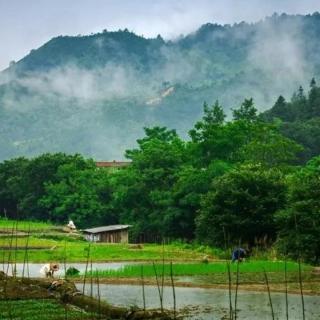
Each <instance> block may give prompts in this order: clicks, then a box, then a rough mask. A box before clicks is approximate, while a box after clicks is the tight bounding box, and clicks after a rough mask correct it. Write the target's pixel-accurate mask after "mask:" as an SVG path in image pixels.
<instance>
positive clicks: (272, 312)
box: [263, 269, 274, 320]
mask: <svg viewBox="0 0 320 320" xmlns="http://www.w3.org/2000/svg"><path fill="white" fill-rule="evenodd" d="M263 273H264V278H265V281H266V285H267V289H268V297H269V303H270V308H271V315H272V319H273V320H274V311H273V305H272V300H271V293H270V286H269V280H268V275H267V272H266V270H265V269H263Z"/></svg>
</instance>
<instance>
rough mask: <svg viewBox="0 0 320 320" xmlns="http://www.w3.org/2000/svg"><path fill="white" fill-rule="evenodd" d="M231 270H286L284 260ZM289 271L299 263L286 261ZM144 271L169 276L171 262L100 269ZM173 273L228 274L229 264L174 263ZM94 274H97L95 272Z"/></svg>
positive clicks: (129, 273) (116, 273) (110, 273)
mask: <svg viewBox="0 0 320 320" xmlns="http://www.w3.org/2000/svg"><path fill="white" fill-rule="evenodd" d="M229 265H230V272H231V273H236V272H237V269H238V268H239V273H240V274H242V273H246V274H247V273H264V271H266V272H268V273H283V272H284V270H285V262H284V261H275V262H272V261H250V262H244V263H239V265H238V264H237V263H231V264H229ZM286 267H287V272H288V273H292V272H293V273H297V272H298V270H299V265H298V263H295V262H287V263H286ZM301 268H302V272H308V271H310V270H311V269H312V267H310V266H308V265H302V266H301ZM142 272H143V276H144V277H154V276H155V273H157V274H159V275H162V274H164V276H166V277H169V276H170V274H171V265H170V264H164V265H162V264H143V265H136V264H135V265H125V266H123V267H122V268H120V269H118V270H101V271H98V274H99V276H101V277H112V278H114V277H120V278H121V277H123V278H130V277H133V278H139V277H141V273H142ZM172 273H173V275H174V276H198V275H213V274H221V273H223V274H226V273H227V264H226V263H225V262H213V263H182V264H180V263H177V264H172ZM93 274H96V272H94V273H93Z"/></svg>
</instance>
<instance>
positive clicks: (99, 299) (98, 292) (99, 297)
mask: <svg viewBox="0 0 320 320" xmlns="http://www.w3.org/2000/svg"><path fill="white" fill-rule="evenodd" d="M96 274H97V294H98V315H99V319H100V318H101V296H100V279H99V273H98V269H97V271H96Z"/></svg>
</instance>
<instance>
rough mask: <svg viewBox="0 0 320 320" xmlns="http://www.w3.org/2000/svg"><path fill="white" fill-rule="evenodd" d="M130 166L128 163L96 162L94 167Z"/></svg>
mask: <svg viewBox="0 0 320 320" xmlns="http://www.w3.org/2000/svg"><path fill="white" fill-rule="evenodd" d="M130 164H131V162H130V161H115V160H114V161H98V162H96V166H97V167H98V168H119V167H127V166H129V165H130Z"/></svg>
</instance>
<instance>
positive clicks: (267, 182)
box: [0, 79, 320, 263]
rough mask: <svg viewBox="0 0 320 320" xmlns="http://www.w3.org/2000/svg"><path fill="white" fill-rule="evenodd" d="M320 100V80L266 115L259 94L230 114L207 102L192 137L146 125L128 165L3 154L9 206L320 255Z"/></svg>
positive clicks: (62, 218) (16, 213) (3, 194)
mask: <svg viewBox="0 0 320 320" xmlns="http://www.w3.org/2000/svg"><path fill="white" fill-rule="evenodd" d="M319 101H320V88H319V87H318V86H317V84H316V82H315V80H314V79H313V80H312V81H311V84H310V91H309V92H308V93H307V94H305V93H304V92H303V89H302V88H300V89H299V90H298V91H297V92H296V93H295V94H294V95H293V96H292V99H291V100H290V102H286V101H285V100H284V98H283V97H282V96H280V97H279V98H278V100H277V102H276V103H275V105H274V106H273V107H272V108H271V109H270V110H269V111H267V112H264V113H260V114H259V113H258V111H257V109H256V107H255V105H254V101H253V99H245V100H244V101H243V102H242V103H241V105H240V106H239V107H238V108H236V109H234V110H233V111H232V119H231V120H227V119H226V115H225V112H224V110H223V107H222V106H221V105H220V103H219V102H218V101H217V102H216V103H214V104H213V105H212V106H209V105H208V104H205V105H204V108H203V116H202V118H201V119H200V120H199V121H197V122H196V123H195V124H194V126H193V128H192V129H191V130H190V131H189V139H188V140H185V139H182V138H181V137H180V136H179V135H178V134H177V132H176V131H175V130H171V129H168V128H166V127H159V126H158V127H151V128H145V129H144V130H145V134H144V136H143V137H142V138H140V139H138V140H137V147H136V148H132V149H129V150H127V151H126V154H125V156H126V158H127V159H129V160H130V161H131V164H130V166H128V167H125V168H122V169H121V170H108V169H103V168H97V167H96V165H95V162H94V161H93V160H90V159H89V160H88V159H85V158H84V157H83V156H81V155H78V154H76V155H66V154H63V153H54V154H49V153H47V154H43V155H40V156H37V157H34V158H31V159H28V158H24V157H20V158H15V159H12V160H7V161H4V162H2V163H1V164H0V210H1V214H2V215H5V216H7V217H11V218H12V217H14V218H19V219H26V218H27V219H38V220H50V221H53V222H56V223H66V222H67V220H68V218H72V219H73V220H74V221H75V223H76V225H77V226H78V227H80V228H81V227H90V226H98V225H104V224H114V223H126V224H132V225H133V227H132V232H131V237H132V240H133V241H154V240H155V239H156V238H158V239H164V238H170V239H181V240H184V241H197V242H200V243H203V244H208V245H212V246H217V247H224V246H225V245H226V242H227V243H228V245H234V244H238V243H239V242H241V243H242V244H246V245H248V246H250V247H252V246H263V247H267V246H269V245H275V246H276V247H277V249H278V250H279V252H281V253H283V254H288V255H289V256H291V257H295V258H296V257H298V256H299V255H300V254H301V255H302V257H303V258H304V259H305V260H306V261H309V262H313V263H319V261H320V239H319V233H320V157H319V149H318V148H319V146H318V145H317V143H316V141H317V136H319V126H317V123H318V122H319V119H320V103H319ZM297 128H298V129H299V130H297ZM309 135H311V136H309ZM155 237H156V238H155ZM302 246H303V251H302V250H301V248H302Z"/></svg>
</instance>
